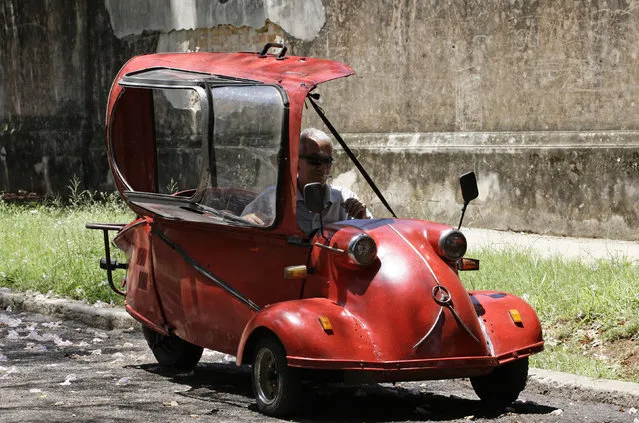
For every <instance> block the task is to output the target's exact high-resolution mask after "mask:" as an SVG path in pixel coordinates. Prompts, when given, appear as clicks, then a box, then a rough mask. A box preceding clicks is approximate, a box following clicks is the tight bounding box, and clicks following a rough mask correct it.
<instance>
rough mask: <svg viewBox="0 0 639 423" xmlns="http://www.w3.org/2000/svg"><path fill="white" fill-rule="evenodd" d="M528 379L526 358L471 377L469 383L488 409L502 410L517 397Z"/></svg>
mask: <svg viewBox="0 0 639 423" xmlns="http://www.w3.org/2000/svg"><path fill="white" fill-rule="evenodd" d="M527 379H528V357H526V358H522V359H520V360H515V361H511V362H510V363H506V364H503V365H501V366H499V367H495V369H494V370H493V371H492V372H491V373H488V374H487V375H484V376H477V377H471V378H470V383H471V384H472V385H473V389H474V390H475V393H476V394H477V396H478V397H479V398H480V399H481V400H482V402H483V403H484V404H485V405H486V406H487V407H489V408H493V409H498V408H504V407H506V406H507V405H509V404H510V403H512V402H513V401H515V400H516V399H517V397H519V393H520V392H521V391H523V390H524V388H525V387H526V381H527Z"/></svg>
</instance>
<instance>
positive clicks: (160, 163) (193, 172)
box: [153, 89, 206, 196]
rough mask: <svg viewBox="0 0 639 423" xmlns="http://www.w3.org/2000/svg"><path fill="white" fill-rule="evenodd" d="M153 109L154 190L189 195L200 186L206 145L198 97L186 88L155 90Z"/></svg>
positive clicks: (161, 192)
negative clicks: (155, 187)
mask: <svg viewBox="0 0 639 423" xmlns="http://www.w3.org/2000/svg"><path fill="white" fill-rule="evenodd" d="M153 110H154V120H155V143H156V145H155V151H156V159H157V185H158V186H157V192H158V193H159V194H176V193H178V194H179V193H189V192H190V194H191V195H193V194H194V191H193V190H195V189H197V188H198V186H199V185H200V179H201V176H202V161H203V156H204V155H203V153H204V151H205V148H206V134H205V129H204V125H203V120H202V113H201V107H200V96H199V95H198V93H197V92H196V91H194V90H189V89H156V90H153ZM189 196H190V195H189Z"/></svg>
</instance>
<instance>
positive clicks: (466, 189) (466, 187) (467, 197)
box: [457, 172, 479, 230]
mask: <svg viewBox="0 0 639 423" xmlns="http://www.w3.org/2000/svg"><path fill="white" fill-rule="evenodd" d="M459 184H460V185H461V190H462V198H463V199H464V207H462V212H461V218H460V219H459V226H457V229H458V230H459V228H461V225H462V222H463V221H464V214H465V213H466V206H468V203H470V202H471V201H473V200H474V199H475V198H477V197H479V189H478V188H477V178H475V172H468V173H464V174H463V175H462V176H461V177H460V178H459Z"/></svg>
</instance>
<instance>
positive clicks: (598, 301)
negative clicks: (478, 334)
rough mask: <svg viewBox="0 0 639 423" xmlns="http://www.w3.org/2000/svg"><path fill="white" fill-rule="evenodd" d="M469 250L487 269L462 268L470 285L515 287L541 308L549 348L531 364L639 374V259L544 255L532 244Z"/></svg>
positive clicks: (622, 375)
mask: <svg viewBox="0 0 639 423" xmlns="http://www.w3.org/2000/svg"><path fill="white" fill-rule="evenodd" d="M469 257H473V258H478V259H480V260H481V270H480V271H479V272H462V273H461V278H462V280H463V281H464V283H465V285H466V287H467V288H469V289H491V290H499V291H506V292H511V293H513V294H516V295H518V296H520V297H522V298H524V299H525V300H526V301H527V302H528V303H529V304H530V305H531V306H532V307H533V308H534V309H535V310H536V311H537V313H538V315H539V319H540V321H541V322H542V327H543V330H544V339H545V341H546V350H545V352H543V353H541V354H538V355H535V356H533V358H532V361H531V365H532V366H535V367H540V368H546V369H553V370H560V371H565V372H570V373H576V374H580V375H584V376H590V377H603V378H613V379H628V380H633V381H639V346H638V344H637V340H638V339H639V331H638V329H639V313H638V312H639V290H637V281H638V280H639V265H638V264H637V263H634V262H632V261H630V260H627V259H625V258H619V257H611V258H610V259H607V260H597V261H592V262H588V263H585V262H580V261H576V260H563V259H561V258H559V257H554V258H551V259H542V258H540V257H539V255H537V254H535V253H533V252H532V251H525V250H494V249H483V250H479V251H471V252H470V253H469ZM635 356H637V357H636V358H635ZM635 367H636V368H635Z"/></svg>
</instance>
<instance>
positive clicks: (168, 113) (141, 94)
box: [111, 71, 287, 226]
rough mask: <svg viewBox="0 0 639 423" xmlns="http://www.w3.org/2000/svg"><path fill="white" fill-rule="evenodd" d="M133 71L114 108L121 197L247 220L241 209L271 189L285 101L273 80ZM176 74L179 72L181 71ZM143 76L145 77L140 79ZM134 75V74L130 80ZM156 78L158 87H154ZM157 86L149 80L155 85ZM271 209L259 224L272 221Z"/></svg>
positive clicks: (179, 213) (168, 210)
mask: <svg viewBox="0 0 639 423" xmlns="http://www.w3.org/2000/svg"><path fill="white" fill-rule="evenodd" d="M152 72H155V74H153V75H151V76H153V79H151V78H147V77H148V76H149V75H146V74H142V76H138V75H136V77H137V79H135V80H134V81H133V82H132V83H129V82H128V81H127V80H125V81H124V82H121V84H122V85H124V86H125V87H126V88H125V90H124V92H123V94H122V95H121V96H120V98H119V99H118V104H117V106H116V107H115V108H114V117H113V119H112V120H113V127H112V129H111V147H112V148H111V149H112V154H113V158H114V162H115V164H116V168H117V169H116V170H117V171H118V172H119V173H120V175H121V176H122V179H123V181H124V182H125V184H126V185H127V187H126V188H127V189H126V190H125V191H124V194H125V196H126V197H127V199H128V200H129V201H130V202H132V203H134V204H136V205H138V206H140V207H142V208H144V209H146V210H149V211H150V212H152V213H153V214H156V215H160V216H162V217H167V218H176V219H182V220H197V221H210V222H214V223H223V224H231V225H246V224H247V222H246V221H244V220H242V219H239V218H240V217H241V216H242V213H243V211H244V208H245V207H246V205H247V204H249V203H250V202H252V201H253V200H254V199H255V197H256V196H257V195H258V194H259V193H261V192H264V191H269V190H270V191H273V192H274V193H275V192H276V191H277V186H278V177H279V174H280V172H279V169H278V165H279V159H278V158H279V157H280V152H281V151H282V141H283V139H284V138H285V137H284V134H285V132H286V110H287V109H286V102H285V96H284V94H283V91H282V90H281V89H279V88H278V87H275V86H269V85H262V84H259V83H253V82H247V81H231V82H230V83H229V82H228V81H215V82H214V83H211V82H210V81H205V82H202V78H201V76H200V75H197V78H195V77H194V78H193V80H194V81H195V83H196V85H195V86H186V85H188V83H190V82H192V81H190V80H189V78H184V77H182V78H181V79H180V80H179V81H178V82H179V83H168V82H167V80H166V78H168V77H171V76H172V75H170V72H169V73H166V75H165V73H163V72H161V73H160V75H159V76H163V77H164V79H163V78H160V77H159V76H158V75H156V74H157V73H158V71H149V73H152ZM180 76H181V75H180ZM143 77H144V78H146V79H143ZM130 79H131V80H133V78H130ZM156 84H157V85H156ZM154 85H155V86H154ZM275 197H276V196H275V195H273V202H272V210H273V213H272V215H271V216H270V219H269V220H268V221H265V222H264V226H272V224H273V223H274V222H275V219H276V217H277V213H276V212H277V211H278V210H276V209H277V207H276V205H275V203H276V201H275Z"/></svg>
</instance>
